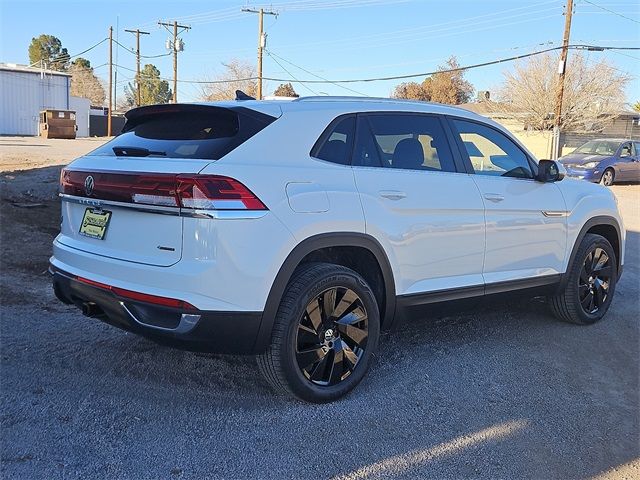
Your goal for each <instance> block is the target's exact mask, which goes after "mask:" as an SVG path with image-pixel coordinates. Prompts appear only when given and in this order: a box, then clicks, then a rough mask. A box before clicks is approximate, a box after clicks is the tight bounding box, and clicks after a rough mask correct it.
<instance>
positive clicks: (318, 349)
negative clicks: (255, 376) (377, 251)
mask: <svg viewBox="0 0 640 480" xmlns="http://www.w3.org/2000/svg"><path fill="white" fill-rule="evenodd" d="M368 330H369V320H368V317H367V311H366V309H365V307H364V304H363V303H362V300H361V299H360V297H359V296H358V295H357V294H356V293H355V292H354V291H353V290H351V289H349V288H346V287H332V288H329V289H327V290H325V291H323V292H322V293H320V294H319V295H318V296H317V297H315V298H314V299H312V300H311V301H310V302H309V304H308V305H307V308H306V309H305V311H304V313H303V315H302V317H301V318H300V322H299V323H298V333H297V339H296V360H297V362H298V367H299V368H300V370H301V371H302V374H303V375H304V376H305V378H307V379H308V380H309V381H311V382H313V383H315V384H316V385H322V386H332V385H336V384H337V383H339V382H341V381H343V380H344V379H346V378H347V377H348V376H349V375H351V373H352V372H353V370H354V369H355V368H356V366H357V365H358V362H359V361H360V358H362V355H363V354H364V352H365V349H366V348H367V338H368V335H369V333H368Z"/></svg>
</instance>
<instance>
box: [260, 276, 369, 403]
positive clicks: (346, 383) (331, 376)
mask: <svg viewBox="0 0 640 480" xmlns="http://www.w3.org/2000/svg"><path fill="white" fill-rule="evenodd" d="M329 309H333V310H332V314H331V315H328V314H327V313H328V311H329ZM379 336H380V314H379V311H378V304H377V302H376V299H375V297H374V295H373V292H372V290H371V288H370V287H369V285H367V283H366V282H365V280H364V279H363V278H362V277H361V276H360V275H358V273H356V272H354V271H353V270H351V269H349V268H346V267H343V266H340V265H333V264H328V263H311V264H306V265H303V266H301V267H299V268H298V270H296V272H295V273H294V275H293V276H292V278H291V280H290V281H289V284H288V285H287V288H286V289H285V292H284V295H283V297H282V300H281V302H280V306H279V308H278V312H277V314H276V318H275V322H274V326H273V332H272V337H271V345H270V346H269V347H268V349H267V351H266V352H265V353H264V354H262V355H259V356H258V358H257V362H258V367H259V369H260V371H261V372H262V374H263V375H264V376H265V378H266V379H267V381H268V382H269V383H270V384H271V385H272V386H273V387H274V388H275V389H276V390H279V391H282V392H285V393H287V394H289V395H292V396H294V397H296V398H298V399H300V400H303V401H306V402H312V403H326V402H332V401H334V400H337V399H338V398H340V397H342V396H344V395H346V394H347V393H348V392H350V391H351V390H352V389H353V388H354V387H355V386H356V385H357V384H358V383H359V382H360V381H361V380H362V378H363V377H364V375H365V373H366V372H367V370H368V368H369V365H370V363H371V360H372V356H373V355H374V354H375V351H376V348H377V346H378V340H379ZM354 338H355V339H356V340H354Z"/></svg>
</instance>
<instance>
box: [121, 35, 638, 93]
mask: <svg viewBox="0 0 640 480" xmlns="http://www.w3.org/2000/svg"><path fill="white" fill-rule="evenodd" d="M562 48H563V47H562V46H560V47H552V48H546V49H544V50H538V51H535V52H530V53H525V54H522V55H515V56H512V57H507V58H500V59H497V60H492V61H489V62H483V63H476V64H474V65H467V66H464V67H457V68H448V69H444V70H434V71H432V72H423V73H412V74H409V75H394V76H388V77H373V78H354V79H345V80H328V79H324V80H296V79H292V78H274V77H262V78H263V80H269V81H271V82H296V83H314V84H329V83H330V84H334V85H337V84H340V83H368V82H381V81H388V80H406V79H409V78H416V77H428V76H430V75H435V74H436V73H453V72H460V71H464V70H472V69H474V68H480V67H487V66H490V65H497V64H500V63H506V62H513V61H515V60H521V59H524V58H529V57H534V56H536V55H541V54H543V53H547V52H553V51H556V50H560V49H562ZM568 48H569V49H572V50H588V51H605V50H612V51H617V50H634V51H635V50H640V47H614V46H597V45H583V44H576V45H569V46H568ZM279 58H282V57H279ZM118 67H119V68H123V69H125V70H129V71H132V72H134V71H135V70H133V69H131V68H127V67H123V66H121V65H118ZM160 79H161V80H169V79H167V78H165V77H160ZM257 79H258V77H257V76H252V77H246V78H234V79H230V80H178V82H181V83H193V84H203V85H207V84H212V85H213V84H220V83H232V82H243V81H251V80H257Z"/></svg>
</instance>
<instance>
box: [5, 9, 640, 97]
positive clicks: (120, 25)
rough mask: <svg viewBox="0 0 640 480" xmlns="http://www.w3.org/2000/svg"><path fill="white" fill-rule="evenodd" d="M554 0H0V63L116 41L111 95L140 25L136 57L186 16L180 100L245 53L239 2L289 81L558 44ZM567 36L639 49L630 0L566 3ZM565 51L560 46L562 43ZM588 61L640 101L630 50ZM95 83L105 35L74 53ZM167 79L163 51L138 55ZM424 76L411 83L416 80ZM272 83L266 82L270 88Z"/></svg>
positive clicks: (248, 50)
mask: <svg viewBox="0 0 640 480" xmlns="http://www.w3.org/2000/svg"><path fill="white" fill-rule="evenodd" d="M565 3H566V1H565V0H521V1H515V0H275V1H274V2H272V3H261V2H260V1H259V0H206V1H204V0H202V1H197V0H189V1H177V0H174V1H167V0H136V1H131V0H128V1H122V0H110V1H101V0H84V1H77V0H58V1H55V0H48V1H36V0H18V1H16V0H0V62H7V63H19V64H28V63H29V58H28V51H27V50H28V46H29V43H30V42H31V39H32V37H35V36H38V35H40V34H42V33H46V34H51V35H55V36H56V37H58V38H59V39H60V40H61V41H62V44H63V46H64V47H66V48H67V49H68V51H69V53H70V54H71V55H76V54H78V53H80V52H82V51H84V50H86V49H88V48H90V47H92V46H93V45H95V44H96V43H98V42H100V41H101V40H103V39H104V38H106V37H107V36H108V29H109V26H113V28H114V38H116V39H117V40H118V41H119V42H120V43H121V44H122V45H124V47H128V49H127V48H124V47H119V46H115V48H114V61H115V62H116V63H117V65H118V67H116V69H115V70H116V72H117V73H116V75H117V83H116V88H117V95H118V96H120V95H122V94H123V89H124V87H125V85H126V84H127V82H131V81H132V77H133V76H134V72H133V71H131V69H135V55H133V54H132V52H131V51H130V49H132V48H134V47H135V37H134V35H132V34H130V33H127V32H125V31H124V30H125V29H136V28H140V29H141V30H146V31H148V32H150V35H144V36H142V37H141V53H142V55H148V56H153V55H162V54H165V53H167V50H166V47H165V42H166V40H167V38H168V37H169V33H168V32H167V31H166V30H164V29H163V28H162V27H160V26H159V25H157V22H158V20H163V21H173V20H178V21H179V22H180V23H182V24H185V25H189V26H190V27H191V29H190V30H188V31H186V32H184V33H183V34H182V35H181V38H182V39H183V41H184V44H185V49H184V51H183V52H181V53H179V58H178V78H179V79H180V80H184V82H180V83H179V85H178V100H179V101H195V100H198V99H199V96H200V95H201V91H202V86H201V85H199V84H196V83H189V82H188V81H203V80H210V79H214V78H215V77H216V76H217V75H219V74H221V73H222V72H223V71H224V67H223V63H224V62H228V61H229V60H231V59H240V60H244V61H247V62H251V63H255V62H256V50H257V29H258V18H257V17H258V16H257V15H256V14H253V13H243V12H241V8H243V7H247V6H248V7H251V8H255V7H261V6H264V7H265V8H269V9H273V10H275V11H277V12H278V16H277V17H276V16H271V15H266V16H265V31H266V33H267V47H266V48H267V54H266V55H265V57H264V67H263V69H264V70H263V75H264V76H266V77H274V78H282V79H292V80H305V79H309V80H318V79H320V77H321V78H324V79H329V80H336V79H340V80H341V79H354V78H356V79H357V78H376V77H385V76H397V75H410V74H415V73H424V72H431V71H434V70H436V69H437V67H438V66H439V65H442V64H444V63H445V61H446V60H447V58H448V57H450V56H451V55H454V56H456V57H457V58H458V61H459V63H460V65H462V66H467V65H473V64H478V63H482V62H486V61H491V60H497V59H502V58H506V57H511V56H515V55H520V54H523V53H529V52H533V51H536V50H540V49H544V48H549V47H554V46H559V45H561V41H562V33H563V29H564V21H565V18H564V16H563V12H564V8H565ZM571 43H586V44H593V45H604V46H616V47H640V2H638V1H637V0H575V10H574V17H573V24H572V30H571ZM570 55H571V52H570ZM586 55H587V58H588V61H589V62H597V61H599V60H601V59H606V60H608V61H609V62H611V64H612V65H613V66H614V67H615V68H616V69H618V70H620V71H623V72H626V73H628V74H630V75H632V76H633V77H634V78H633V80H632V81H631V82H630V83H629V85H628V88H627V92H626V94H627V101H628V102H629V103H635V102H637V101H640V51H633V50H632V51H606V52H588V53H586ZM82 57H85V58H87V59H89V60H90V61H91V64H92V66H94V67H96V69H95V73H96V74H97V75H98V76H99V77H100V78H102V79H104V80H105V81H106V79H107V76H108V69H107V66H106V65H105V64H106V62H107V61H108V44H107V42H103V43H102V44H100V45H98V46H97V47H95V48H93V49H92V50H90V51H88V52H86V53H85V54H83V55H82ZM142 62H143V65H144V63H153V64H155V65H156V66H157V67H158V68H159V69H160V71H161V75H162V76H163V77H166V78H167V79H171V78H172V75H173V67H172V57H171V56H162V57H158V58H153V59H143V60H142ZM512 68H513V63H502V64H498V65H494V66H489V67H483V68H475V69H471V70H468V71H467V72H466V78H467V80H469V81H470V82H471V83H472V84H473V85H474V87H475V89H476V90H489V91H491V92H495V91H496V90H497V89H498V87H499V86H500V84H501V82H502V78H503V74H504V72H505V71H509V70H510V69H512ZM423 78H424V77H423V76H422V77H417V78H415V79H412V80H417V81H422V79H423ZM401 81H402V80H391V81H375V82H367V83H353V84H347V85H342V86H339V85H334V84H331V83H324V84H309V85H306V86H305V85H302V84H299V83H296V82H295V81H293V82H292V83H293V86H294V88H295V90H296V91H297V92H298V93H299V94H301V95H316V94H317V95H326V94H328V95H355V94H362V95H369V96H389V94H390V93H391V92H392V90H393V88H394V86H395V85H397V84H398V83H400V82H401ZM279 83H280V82H273V81H267V82H265V86H264V92H265V94H269V93H271V92H273V90H274V89H275V88H276V87H277V86H278V84H279Z"/></svg>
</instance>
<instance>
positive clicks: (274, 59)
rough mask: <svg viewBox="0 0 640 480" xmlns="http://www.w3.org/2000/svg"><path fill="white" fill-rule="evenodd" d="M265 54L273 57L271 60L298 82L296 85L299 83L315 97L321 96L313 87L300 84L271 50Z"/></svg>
mask: <svg viewBox="0 0 640 480" xmlns="http://www.w3.org/2000/svg"><path fill="white" fill-rule="evenodd" d="M265 53H266V54H267V55H269V57H271V59H272V60H273V61H274V62H276V63H277V64H278V65H279V66H280V68H282V70H284V71H285V73H287V75H289V76H290V77H291V78H293V79H294V80H295V81H296V82H295V83H299V84H300V85H301V86H303V87H304V88H306V89H307V90H309V91H310V92H311V93H313V94H314V95H319V93H318V92H316V91H315V90H313V89H312V88H311V87H309V86H308V85H307V84H306V83H300V82H299V81H298V79H297V78H296V77H295V76H294V75H293V73H291V72H290V71H289V70H287V69H286V68H285V67H284V66H283V65H282V64H281V63H280V62H279V61H278V60H277V59H276V58H275V56H274V55H272V54H271V52H270V51H269V50H266V49H265Z"/></svg>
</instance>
